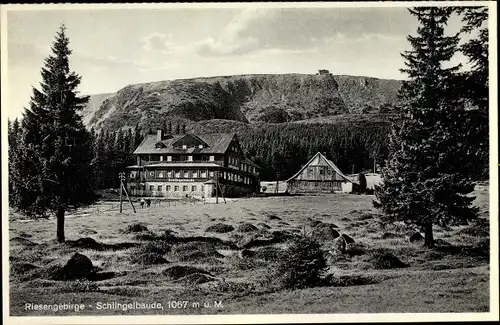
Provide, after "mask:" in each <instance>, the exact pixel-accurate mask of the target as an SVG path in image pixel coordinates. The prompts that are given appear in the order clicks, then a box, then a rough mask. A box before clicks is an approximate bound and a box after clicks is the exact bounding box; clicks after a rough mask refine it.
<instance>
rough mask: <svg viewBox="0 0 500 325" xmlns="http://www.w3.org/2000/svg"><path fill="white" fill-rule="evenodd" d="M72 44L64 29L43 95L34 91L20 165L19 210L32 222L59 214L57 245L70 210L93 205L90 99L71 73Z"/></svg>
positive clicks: (16, 179) (16, 177)
mask: <svg viewBox="0 0 500 325" xmlns="http://www.w3.org/2000/svg"><path fill="white" fill-rule="evenodd" d="M68 46H69V39H68V37H67V36H66V28H65V26H64V25H62V26H61V27H60V30H59V31H58V33H57V35H56V37H55V41H54V42H53V45H52V54H51V55H49V56H48V57H47V58H46V59H45V66H44V67H43V68H42V71H41V74H42V82H41V84H40V86H41V88H40V90H38V89H36V88H33V95H32V97H31V102H30V107H29V109H25V112H24V115H23V120H22V129H23V132H22V136H21V141H20V144H19V156H20V159H19V160H18V165H17V166H16V168H15V171H14V173H13V179H12V181H13V186H14V187H15V192H16V195H17V196H18V197H17V199H16V202H15V205H16V207H17V208H19V209H20V210H21V211H22V212H24V213H26V214H27V215H29V216H32V217H45V216H47V215H48V214H49V213H53V212H55V213H56V217H57V231H56V234H57V240H58V241H59V242H64V241H65V236H64V216H65V213H66V211H68V209H70V208H76V207H78V206H81V205H83V204H88V203H91V202H92V201H93V200H94V198H95V197H94V194H93V191H92V189H91V186H90V181H89V180H90V179H91V177H89V176H90V174H91V170H90V161H91V159H92V157H91V141H90V140H91V139H90V135H89V132H88V131H87V130H86V129H85V127H84V125H83V123H82V120H81V116H80V115H79V114H78V111H79V110H81V109H82V108H83V107H84V106H85V104H86V103H87V101H88V96H82V97H80V96H78V92H77V90H76V89H77V87H78V85H79V84H80V80H81V78H80V76H78V75H77V74H76V73H75V72H72V71H70V68H69V55H70V54H71V50H70V49H69V47H68Z"/></svg>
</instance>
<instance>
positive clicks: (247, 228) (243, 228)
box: [237, 222, 259, 232]
mask: <svg viewBox="0 0 500 325" xmlns="http://www.w3.org/2000/svg"><path fill="white" fill-rule="evenodd" d="M237 230H238V231H239V232H255V231H258V230H259V228H257V227H255V226H254V225H252V224H251V223H247V222H245V223H242V224H241V225H239V226H238V229H237Z"/></svg>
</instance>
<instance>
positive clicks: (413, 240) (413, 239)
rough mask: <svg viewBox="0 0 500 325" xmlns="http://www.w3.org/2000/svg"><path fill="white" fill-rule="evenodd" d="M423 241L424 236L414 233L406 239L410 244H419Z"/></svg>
mask: <svg viewBox="0 0 500 325" xmlns="http://www.w3.org/2000/svg"><path fill="white" fill-rule="evenodd" d="M422 240H424V236H422V235H421V234H420V233H419V232H414V233H412V234H411V235H410V236H409V237H408V241H409V242H410V243H416V242H421V241H422Z"/></svg>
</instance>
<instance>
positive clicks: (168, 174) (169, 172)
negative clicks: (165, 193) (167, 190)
mask: <svg viewBox="0 0 500 325" xmlns="http://www.w3.org/2000/svg"><path fill="white" fill-rule="evenodd" d="M167 177H168V178H171V177H172V171H171V170H169V171H168V172H167Z"/></svg>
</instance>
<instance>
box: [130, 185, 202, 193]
mask: <svg viewBox="0 0 500 325" xmlns="http://www.w3.org/2000/svg"><path fill="white" fill-rule="evenodd" d="M145 188H146V186H145V185H139V190H144V189H145ZM163 188H164V187H163V185H158V186H156V191H158V192H162V191H163ZM172 189H173V190H174V192H179V189H180V186H179V185H174V186H171V185H167V186H165V191H166V192H171V191H172ZM130 190H131V191H132V192H133V191H135V186H131V187H130ZM197 190H198V186H196V185H192V186H191V192H196V191H197ZM149 191H151V192H153V191H155V186H154V185H150V186H149ZM182 191H183V192H188V191H189V186H188V185H183V186H182Z"/></svg>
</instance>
